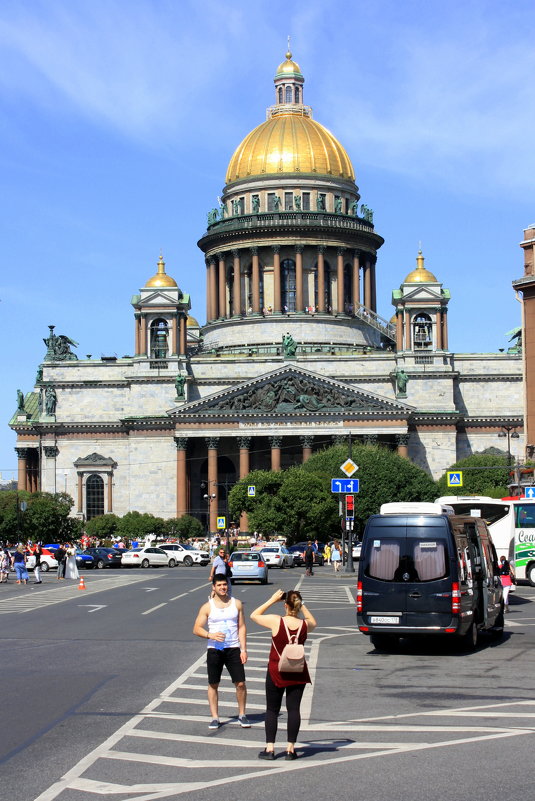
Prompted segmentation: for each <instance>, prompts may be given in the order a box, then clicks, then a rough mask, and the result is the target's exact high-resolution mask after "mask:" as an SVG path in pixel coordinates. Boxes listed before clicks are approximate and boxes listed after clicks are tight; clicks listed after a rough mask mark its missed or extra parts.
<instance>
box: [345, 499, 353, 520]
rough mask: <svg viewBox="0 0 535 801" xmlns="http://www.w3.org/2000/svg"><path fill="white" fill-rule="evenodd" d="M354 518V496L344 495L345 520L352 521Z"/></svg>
mask: <svg viewBox="0 0 535 801" xmlns="http://www.w3.org/2000/svg"><path fill="white" fill-rule="evenodd" d="M354 517H355V496H354V495H346V520H352V519H353V518H354Z"/></svg>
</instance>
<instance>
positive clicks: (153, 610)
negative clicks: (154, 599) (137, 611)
mask: <svg viewBox="0 0 535 801" xmlns="http://www.w3.org/2000/svg"><path fill="white" fill-rule="evenodd" d="M162 606H167V601H164V603H163V604H158V606H153V607H152V609H147V610H146V611H145V612H142V613H141V614H142V615H150V613H151V612H155V611H156V610H157V609H161V608H162Z"/></svg>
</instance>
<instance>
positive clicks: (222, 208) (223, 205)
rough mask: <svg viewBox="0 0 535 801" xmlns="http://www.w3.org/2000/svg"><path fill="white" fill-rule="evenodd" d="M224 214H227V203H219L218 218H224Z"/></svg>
mask: <svg viewBox="0 0 535 801" xmlns="http://www.w3.org/2000/svg"><path fill="white" fill-rule="evenodd" d="M226 216H227V204H226V203H221V205H220V206H219V219H220V220H224V219H225V217H226Z"/></svg>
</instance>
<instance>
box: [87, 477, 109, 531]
mask: <svg viewBox="0 0 535 801" xmlns="http://www.w3.org/2000/svg"><path fill="white" fill-rule="evenodd" d="M103 514H104V481H103V479H102V477H101V476H99V475H96V474H93V475H91V476H88V479H87V481H86V484H85V517H86V520H91V519H92V518H93V517H98V516H99V515H103Z"/></svg>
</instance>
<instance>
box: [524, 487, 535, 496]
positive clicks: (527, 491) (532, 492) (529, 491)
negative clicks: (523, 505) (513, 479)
mask: <svg viewBox="0 0 535 801" xmlns="http://www.w3.org/2000/svg"><path fill="white" fill-rule="evenodd" d="M524 496H525V497H526V498H535V487H524Z"/></svg>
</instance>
